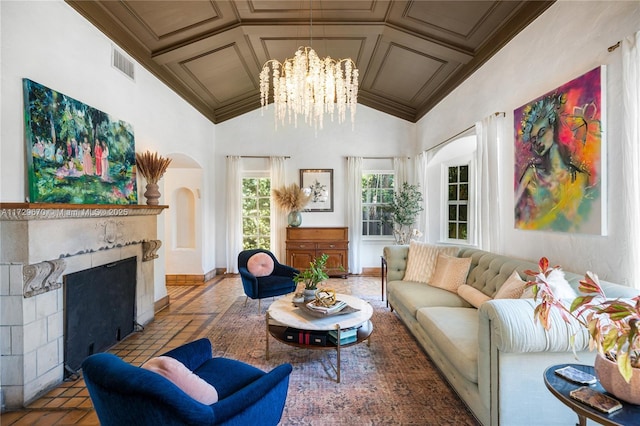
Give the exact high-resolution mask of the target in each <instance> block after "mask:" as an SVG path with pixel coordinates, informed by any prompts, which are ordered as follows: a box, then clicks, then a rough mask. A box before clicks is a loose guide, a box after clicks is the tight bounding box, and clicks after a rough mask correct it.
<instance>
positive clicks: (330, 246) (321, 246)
mask: <svg viewBox="0 0 640 426" xmlns="http://www.w3.org/2000/svg"><path fill="white" fill-rule="evenodd" d="M317 248H318V250H346V249H347V248H349V243H338V242H334V243H318V247H317Z"/></svg>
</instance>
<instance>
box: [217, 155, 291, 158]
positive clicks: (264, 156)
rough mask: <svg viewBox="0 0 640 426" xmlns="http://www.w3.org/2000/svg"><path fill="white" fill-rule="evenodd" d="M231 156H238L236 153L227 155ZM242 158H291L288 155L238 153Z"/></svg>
mask: <svg viewBox="0 0 640 426" xmlns="http://www.w3.org/2000/svg"><path fill="white" fill-rule="evenodd" d="M229 157H236V155H227V158H229ZM237 157H240V158H271V157H283V158H291V157H290V156H288V155H284V156H283V155H238V156H237Z"/></svg>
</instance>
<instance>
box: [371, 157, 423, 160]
mask: <svg viewBox="0 0 640 426" xmlns="http://www.w3.org/2000/svg"><path fill="white" fill-rule="evenodd" d="M394 158H396V157H362V159H363V160H393V159H394ZM407 160H411V157H407Z"/></svg>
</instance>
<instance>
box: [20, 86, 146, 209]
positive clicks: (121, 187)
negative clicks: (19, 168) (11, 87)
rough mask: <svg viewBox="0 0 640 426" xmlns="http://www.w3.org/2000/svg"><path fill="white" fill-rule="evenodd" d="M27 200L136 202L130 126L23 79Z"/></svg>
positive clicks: (75, 202)
mask: <svg viewBox="0 0 640 426" xmlns="http://www.w3.org/2000/svg"><path fill="white" fill-rule="evenodd" d="M22 84H23V90H24V119H25V140H26V146H27V156H26V157H27V172H28V180H29V201H30V202H32V203H67V204H137V203H138V192H137V189H136V174H135V170H136V167H135V166H136V163H135V162H136V156H135V141H134V137H133V129H132V127H131V125H129V124H128V123H126V122H124V121H120V120H116V119H114V118H113V117H111V116H109V114H107V113H104V112H102V111H100V110H97V109H95V108H92V107H90V106H89V105H86V104H84V103H82V102H80V101H78V100H76V99H73V98H71V97H69V96H66V95H64V94H62V93H59V92H56V91H54V90H51V89H49V88H48V87H45V86H43V85H41V84H39V83H36V82H34V81H31V80H28V79H23V80H22Z"/></svg>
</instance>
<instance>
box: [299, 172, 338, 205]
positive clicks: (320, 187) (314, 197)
mask: <svg viewBox="0 0 640 426" xmlns="http://www.w3.org/2000/svg"><path fill="white" fill-rule="evenodd" d="M300 188H302V190H304V191H305V193H307V194H309V195H311V200H309V204H307V208H306V209H305V210H307V211H310V212H332V211H333V169H300Z"/></svg>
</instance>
